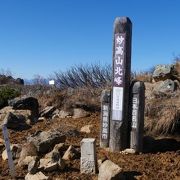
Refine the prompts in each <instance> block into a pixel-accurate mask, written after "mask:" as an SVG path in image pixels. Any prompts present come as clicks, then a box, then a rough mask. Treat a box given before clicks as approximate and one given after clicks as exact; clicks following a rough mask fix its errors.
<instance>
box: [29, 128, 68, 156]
mask: <svg viewBox="0 0 180 180" xmlns="http://www.w3.org/2000/svg"><path fill="white" fill-rule="evenodd" d="M65 140H66V136H65V134H64V133H62V132H59V131H42V132H38V133H37V134H35V135H33V136H31V137H29V138H28V141H29V142H32V143H33V144H34V145H35V146H36V148H37V151H38V152H39V153H47V152H49V151H50V149H52V148H53V147H54V146H55V145H56V144H59V143H64V142H65Z"/></svg>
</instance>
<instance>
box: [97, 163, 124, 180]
mask: <svg viewBox="0 0 180 180" xmlns="http://www.w3.org/2000/svg"><path fill="white" fill-rule="evenodd" d="M122 172H123V170H122V168H120V167H119V166H118V165H117V164H115V163H113V162H112V161H110V160H106V161H104V162H103V163H102V164H101V166H100V168H99V174H98V180H119V179H124V177H123V174H122Z"/></svg>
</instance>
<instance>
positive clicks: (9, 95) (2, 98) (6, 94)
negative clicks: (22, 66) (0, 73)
mask: <svg viewBox="0 0 180 180" xmlns="http://www.w3.org/2000/svg"><path fill="white" fill-rule="evenodd" d="M19 95H20V92H19V91H18V90H16V89H13V88H11V87H8V86H3V87H0V108H3V107H4V106H6V105H8V100H10V99H13V98H15V97H17V96H19Z"/></svg>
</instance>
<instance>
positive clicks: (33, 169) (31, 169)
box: [28, 158, 40, 174]
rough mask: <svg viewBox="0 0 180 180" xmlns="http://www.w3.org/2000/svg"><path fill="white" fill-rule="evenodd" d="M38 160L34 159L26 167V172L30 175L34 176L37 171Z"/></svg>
mask: <svg viewBox="0 0 180 180" xmlns="http://www.w3.org/2000/svg"><path fill="white" fill-rule="evenodd" d="M39 164H40V163H39V160H38V159H37V158H36V159H35V160H32V161H31V162H30V163H29V165H28V172H29V173H30V174H35V173H36V172H37V170H38V166H39Z"/></svg>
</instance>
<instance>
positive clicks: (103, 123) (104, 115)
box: [101, 105, 109, 139]
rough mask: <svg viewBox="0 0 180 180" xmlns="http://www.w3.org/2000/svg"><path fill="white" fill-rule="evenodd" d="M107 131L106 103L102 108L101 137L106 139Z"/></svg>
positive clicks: (107, 111) (107, 112) (107, 109)
mask: <svg viewBox="0 0 180 180" xmlns="http://www.w3.org/2000/svg"><path fill="white" fill-rule="evenodd" d="M108 133H109V108H108V105H103V109H102V133H101V136H102V139H108Z"/></svg>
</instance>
